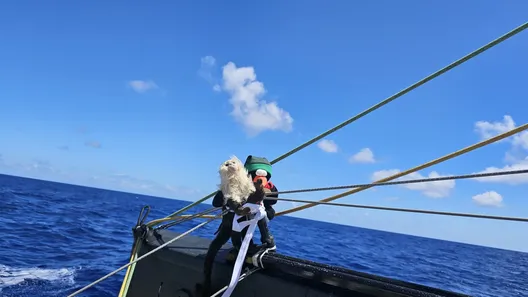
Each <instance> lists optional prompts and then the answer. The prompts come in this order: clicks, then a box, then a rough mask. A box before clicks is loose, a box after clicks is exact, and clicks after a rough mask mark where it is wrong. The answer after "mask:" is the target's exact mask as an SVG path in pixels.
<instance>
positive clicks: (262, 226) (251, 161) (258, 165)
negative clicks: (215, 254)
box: [233, 155, 279, 253]
mask: <svg viewBox="0 0 528 297" xmlns="http://www.w3.org/2000/svg"><path fill="white" fill-rule="evenodd" d="M244 167H246V169H247V171H248V173H249V174H250V175H251V178H252V179H253V182H257V180H260V181H261V182H262V184H263V186H264V190H265V191H266V192H278V190H277V187H275V185H274V184H273V183H272V182H271V181H269V180H270V179H271V173H272V167H271V163H270V162H269V161H268V160H267V159H266V158H261V157H255V156H252V155H249V156H248V157H247V158H246V162H245V163H244ZM267 197H275V198H278V197H279V195H278V194H271V195H269V196H267ZM276 203H277V200H264V201H263V204H264V208H265V209H266V216H267V220H266V219H264V220H260V221H258V228H259V232H260V242H261V243H262V245H261V246H256V245H255V244H254V243H253V239H251V241H250V248H249V253H252V252H254V251H258V250H261V249H268V250H275V249H276V246H275V239H274V238H273V236H272V235H271V232H270V230H269V228H268V222H269V221H270V220H272V219H273V218H274V217H275V210H274V209H273V205H274V204H276ZM246 232H247V228H246V229H244V230H242V232H240V237H241V238H244V237H245V236H246ZM234 240H235V241H236V244H235V242H233V245H235V247H237V246H238V247H239V246H240V244H241V241H240V239H239V238H238V235H236V234H235V235H234Z"/></svg>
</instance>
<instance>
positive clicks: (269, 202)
mask: <svg viewBox="0 0 528 297" xmlns="http://www.w3.org/2000/svg"><path fill="white" fill-rule="evenodd" d="M278 191H279V190H277V187H276V186H275V185H273V187H272V188H271V192H278ZM266 197H272V198H279V194H271V195H266ZM276 203H277V200H275V199H271V200H264V207H265V208H269V207H271V206H272V205H275V204H276Z"/></svg>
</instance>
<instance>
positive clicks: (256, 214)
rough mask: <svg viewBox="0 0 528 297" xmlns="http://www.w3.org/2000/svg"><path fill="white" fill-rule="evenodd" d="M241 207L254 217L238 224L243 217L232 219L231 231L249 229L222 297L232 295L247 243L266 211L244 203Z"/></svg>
mask: <svg viewBox="0 0 528 297" xmlns="http://www.w3.org/2000/svg"><path fill="white" fill-rule="evenodd" d="M242 207H249V208H250V210H251V212H250V213H251V214H254V216H253V218H252V219H250V220H247V221H243V222H240V223H239V222H238V219H240V218H242V217H243V216H239V215H235V217H234V219H233V227H232V230H233V231H236V232H241V231H242V230H243V229H244V228H245V227H247V226H249V228H248V230H247V233H246V236H245V237H244V241H242V246H240V250H239V251H238V256H237V259H236V262H235V267H234V268H233V274H232V275H231V281H230V282H229V286H228V287H227V290H225V291H224V294H222V297H229V296H231V293H233V290H234V289H235V287H236V285H237V284H238V280H239V279H240V273H241V272H242V264H244V261H245V259H246V253H247V250H248V247H249V242H250V241H251V238H253V233H254V232H255V228H256V227H257V223H258V221H259V220H261V219H263V218H264V217H266V210H265V209H264V206H262V205H258V204H253V203H246V204H244V205H243V206H242Z"/></svg>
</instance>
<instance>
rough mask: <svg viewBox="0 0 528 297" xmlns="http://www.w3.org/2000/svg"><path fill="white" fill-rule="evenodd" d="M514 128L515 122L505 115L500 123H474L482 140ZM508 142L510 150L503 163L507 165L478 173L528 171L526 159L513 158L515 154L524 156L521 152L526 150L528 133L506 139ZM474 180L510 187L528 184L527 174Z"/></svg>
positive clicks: (492, 167)
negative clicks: (519, 153) (503, 184)
mask: <svg viewBox="0 0 528 297" xmlns="http://www.w3.org/2000/svg"><path fill="white" fill-rule="evenodd" d="M515 127H516V125H515V121H514V120H513V118H512V117H511V116H509V115H505V116H504V117H503V120H502V122H487V121H478V122H477V123H475V131H476V132H477V133H478V134H479V136H480V137H481V138H482V139H487V138H490V137H493V136H495V135H498V134H501V133H504V132H507V131H509V130H512V129H514V128H515ZM508 141H509V142H510V143H511V149H510V151H509V152H506V155H505V161H506V163H507V164H508V165H506V166H504V167H502V168H499V167H494V166H491V167H487V168H486V169H484V170H483V171H480V172H478V173H491V172H500V171H512V170H522V169H528V157H520V158H518V157H516V156H515V155H516V154H515V152H522V153H521V155H524V156H526V152H523V150H528V132H526V131H524V132H521V133H519V134H516V135H514V136H513V137H510V138H508ZM476 180H477V181H480V182H490V183H506V184H510V185H517V184H523V183H528V174H516V175H502V176H492V177H484V178H477V179H476Z"/></svg>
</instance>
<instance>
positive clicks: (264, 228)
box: [258, 219, 277, 250]
mask: <svg viewBox="0 0 528 297" xmlns="http://www.w3.org/2000/svg"><path fill="white" fill-rule="evenodd" d="M258 227H259V231H260V241H261V242H262V245H261V249H268V250H276V249H277V247H276V246H275V239H274V238H273V235H271V232H270V230H269V228H268V223H267V222H266V220H265V219H263V220H260V221H259V222H258Z"/></svg>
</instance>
